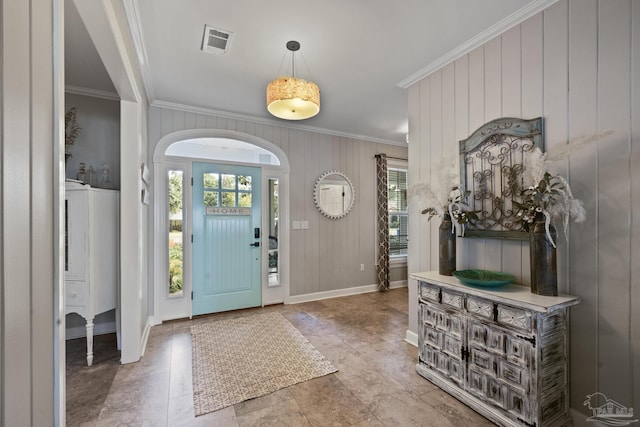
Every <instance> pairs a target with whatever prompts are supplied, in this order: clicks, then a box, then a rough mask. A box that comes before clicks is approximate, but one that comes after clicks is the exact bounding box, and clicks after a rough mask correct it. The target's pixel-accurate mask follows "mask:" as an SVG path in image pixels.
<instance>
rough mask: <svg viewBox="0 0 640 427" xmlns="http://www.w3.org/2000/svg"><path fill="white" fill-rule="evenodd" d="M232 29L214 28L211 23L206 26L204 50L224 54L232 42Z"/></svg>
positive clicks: (203, 41)
mask: <svg viewBox="0 0 640 427" xmlns="http://www.w3.org/2000/svg"><path fill="white" fill-rule="evenodd" d="M232 34H233V33H232V32H231V31H226V30H222V29H220V28H214V27H212V26H210V25H205V26H204V36H203V37H202V50H203V51H204V52H209V53H217V54H218V55H224V54H226V53H227V51H228V50H229V43H230V42H231V35H232Z"/></svg>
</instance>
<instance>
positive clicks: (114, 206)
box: [64, 182, 120, 366]
mask: <svg viewBox="0 0 640 427" xmlns="http://www.w3.org/2000/svg"><path fill="white" fill-rule="evenodd" d="M65 193H66V194H65V219H64V221H65V223H64V226H65V227H64V228H65V273H64V285H65V314H69V313H77V314H79V315H80V316H82V317H83V318H84V319H85V320H86V322H87V324H86V330H87V365H89V366H91V364H92V363H93V319H94V317H95V316H96V315H97V314H100V313H104V312H105V311H109V310H112V309H115V308H117V302H118V283H119V277H120V270H119V262H118V254H119V249H118V248H119V244H118V241H119V239H118V235H119V233H120V230H119V225H118V224H119V221H118V218H119V208H118V205H119V204H118V200H119V197H118V191H115V190H104V189H99V188H92V187H90V186H88V185H82V184H78V183H73V182H67V183H66V186H65ZM118 318H119V313H118V312H116V329H117V333H119V327H118V326H119V319H118Z"/></svg>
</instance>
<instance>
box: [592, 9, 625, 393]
mask: <svg viewBox="0 0 640 427" xmlns="http://www.w3.org/2000/svg"><path fill="white" fill-rule="evenodd" d="M630 11H631V3H630V1H628V0H627V1H622V0H620V1H615V2H602V1H601V2H600V3H599V10H598V125H599V128H600V129H614V130H615V131H616V133H615V134H614V135H612V136H609V137H606V138H603V139H601V140H600V141H599V143H598V148H599V152H598V198H599V203H598V215H599V223H598V245H599V277H598V281H599V285H600V286H599V295H598V302H599V306H598V315H599V317H600V319H601V321H600V323H599V331H598V332H599V337H600V341H599V345H600V349H599V354H600V359H599V360H598V362H599V365H600V372H599V375H600V378H599V379H600V391H602V392H603V393H605V394H607V395H608V396H611V397H610V398H611V399H614V400H616V401H620V402H629V399H630V397H631V396H630V388H631V384H630V378H629V375H628V372H629V366H630V358H629V348H628V345H629V343H628V338H629V327H630V325H629V316H630V313H629V305H628V298H629V283H630V282H629V281H630V277H629V267H630V258H629V257H630V253H629V247H630V245H629V244H630V237H629V215H630V208H631V206H630V202H629V185H630V183H631V179H630V178H631V176H630V171H629V154H630V153H629V137H628V129H629V94H630V89H631V88H630V85H629V83H630V76H629V65H630V57H629V55H630V50H629V41H630V36H631V34H630V26H629V16H630ZM612 349H617V351H612ZM614 396H615V397H614Z"/></svg>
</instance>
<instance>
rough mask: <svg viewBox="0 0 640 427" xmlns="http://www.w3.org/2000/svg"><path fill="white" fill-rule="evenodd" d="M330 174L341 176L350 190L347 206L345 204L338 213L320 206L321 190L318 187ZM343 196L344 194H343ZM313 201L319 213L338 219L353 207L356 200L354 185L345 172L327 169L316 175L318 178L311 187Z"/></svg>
mask: <svg viewBox="0 0 640 427" xmlns="http://www.w3.org/2000/svg"><path fill="white" fill-rule="evenodd" d="M331 175H338V176H340V177H341V178H343V179H344V180H345V182H346V184H347V185H348V186H349V189H350V191H351V200H350V202H349V205H348V206H345V207H344V209H343V210H342V212H340V213H337V212H336V213H333V212H330V211H327V208H326V207H323V206H321V200H320V191H322V190H321V189H320V186H321V185H322V182H323V181H324V180H325V179H326V178H327V177H329V176H331ZM343 196H344V194H343ZM313 201H314V202H315V204H316V207H317V208H318V210H319V211H320V213H321V214H322V215H324V216H326V217H327V218H329V219H340V218H342V217H344V216H346V215H347V214H348V213H349V212H350V211H351V209H352V208H353V205H354V203H355V201H356V190H355V187H354V186H353V183H352V182H351V180H350V179H349V177H348V176H346V175H345V174H343V173H342V172H339V171H336V170H330V171H327V172H325V173H323V174H322V175H320V176H319V177H318V179H317V180H316V183H315V186H314V188H313Z"/></svg>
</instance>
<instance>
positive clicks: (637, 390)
mask: <svg viewBox="0 0 640 427" xmlns="http://www.w3.org/2000/svg"><path fill="white" fill-rule="evenodd" d="M631 23H632V27H631V45H630V51H631V73H630V74H631V168H630V170H631V173H632V176H631V187H630V189H629V190H630V191H629V193H630V199H631V232H630V236H631V260H632V261H631V277H630V283H631V295H630V298H629V305H630V307H629V311H630V313H631V318H630V319H629V325H630V331H631V336H630V340H631V349H630V350H631V354H632V357H633V360H632V363H633V365H632V372H633V376H632V381H633V387H632V389H631V393H632V396H631V402H630V404H631V406H633V407H634V408H640V327H638V326H637V325H640V310H638V309H637V306H636V307H634V301H640V263H639V262H637V260H638V259H640V183H639V182H638V177H639V176H640V2H637V1H632V2H631ZM634 308H635V309H634ZM636 411H637V410H636Z"/></svg>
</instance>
